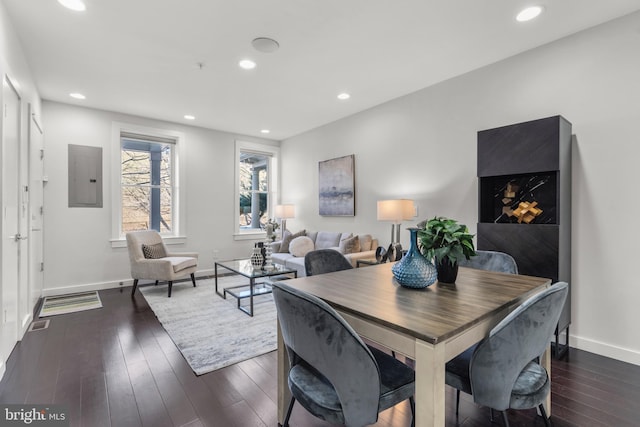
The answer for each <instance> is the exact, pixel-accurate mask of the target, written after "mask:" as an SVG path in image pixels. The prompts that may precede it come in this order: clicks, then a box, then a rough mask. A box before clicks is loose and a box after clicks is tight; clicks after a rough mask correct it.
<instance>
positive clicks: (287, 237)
mask: <svg viewBox="0 0 640 427" xmlns="http://www.w3.org/2000/svg"><path fill="white" fill-rule="evenodd" d="M306 234H307V232H306V231H305V230H300V231H298V232H297V233H295V234H291V232H290V231H289V230H285V231H284V237H283V238H282V243H280V249H279V250H278V252H289V244H290V243H291V241H292V240H293V239H295V238H296V237H300V236H305V235H306Z"/></svg>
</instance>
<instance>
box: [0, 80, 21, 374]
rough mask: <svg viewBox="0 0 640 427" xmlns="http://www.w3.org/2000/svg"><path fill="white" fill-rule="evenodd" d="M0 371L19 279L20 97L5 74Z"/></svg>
mask: <svg viewBox="0 0 640 427" xmlns="http://www.w3.org/2000/svg"><path fill="white" fill-rule="evenodd" d="M2 96H3V98H2V99H3V101H4V102H3V114H2V186H1V191H2V294H1V298H2V313H1V316H2V319H1V323H0V324H1V325H2V328H0V330H1V331H2V332H1V334H0V335H1V338H0V355H1V356H2V359H1V360H0V363H2V370H4V363H5V362H6V361H7V359H8V358H9V355H10V354H11V351H12V350H13V347H14V346H15V344H16V342H17V341H18V289H19V280H20V272H19V265H20V224H19V218H20V191H19V189H18V187H19V177H20V168H19V160H20V97H19V95H18V92H17V91H16V90H15V88H14V87H13V85H12V84H11V81H10V80H9V79H8V78H7V77H6V76H5V77H4V79H3V82H2Z"/></svg>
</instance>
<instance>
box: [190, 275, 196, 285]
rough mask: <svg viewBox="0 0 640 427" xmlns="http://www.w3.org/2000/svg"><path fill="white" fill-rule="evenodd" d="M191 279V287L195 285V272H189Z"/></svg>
mask: <svg viewBox="0 0 640 427" xmlns="http://www.w3.org/2000/svg"><path fill="white" fill-rule="evenodd" d="M191 281H192V282H193V287H194V288H195V287H196V275H195V273H191Z"/></svg>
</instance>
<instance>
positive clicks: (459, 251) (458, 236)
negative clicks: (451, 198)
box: [418, 217, 476, 264]
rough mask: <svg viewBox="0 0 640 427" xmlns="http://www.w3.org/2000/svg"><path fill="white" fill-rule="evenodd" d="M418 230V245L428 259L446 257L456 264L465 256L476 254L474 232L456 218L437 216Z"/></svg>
mask: <svg viewBox="0 0 640 427" xmlns="http://www.w3.org/2000/svg"><path fill="white" fill-rule="evenodd" d="M420 228H421V229H420V230H419V231H418V247H419V248H420V252H421V253H422V255H424V256H425V257H426V258H427V259H432V258H434V257H435V258H436V260H438V261H440V262H442V261H444V260H445V259H447V260H448V261H449V263H451V264H454V263H457V262H458V261H459V260H462V259H463V258H466V259H470V258H471V257H472V256H475V255H476V251H475V249H474V247H473V234H470V233H469V229H468V228H467V226H466V225H464V224H458V222H457V221H456V220H454V219H449V218H445V217H435V218H433V219H430V220H428V221H426V223H424V226H423V227H420Z"/></svg>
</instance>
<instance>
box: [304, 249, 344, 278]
mask: <svg viewBox="0 0 640 427" xmlns="http://www.w3.org/2000/svg"><path fill="white" fill-rule="evenodd" d="M351 268H353V265H351V263H350V262H349V260H348V259H346V258H345V257H344V255H342V254H341V253H340V252H338V251H336V250H335V249H317V250H315V251H311V252H308V253H307V254H306V255H305V256H304V269H305V273H306V275H307V276H316V275H318V274H325V273H332V272H334V271H342V270H349V269H351Z"/></svg>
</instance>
